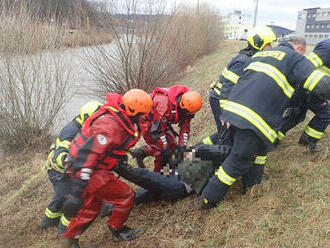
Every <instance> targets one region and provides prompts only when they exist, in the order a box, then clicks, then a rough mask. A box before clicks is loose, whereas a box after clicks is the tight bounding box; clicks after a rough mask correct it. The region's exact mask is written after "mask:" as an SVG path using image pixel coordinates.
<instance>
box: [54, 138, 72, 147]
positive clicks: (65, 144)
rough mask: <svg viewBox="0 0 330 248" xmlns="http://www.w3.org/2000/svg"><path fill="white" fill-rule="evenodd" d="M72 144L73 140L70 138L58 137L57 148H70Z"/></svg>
mask: <svg viewBox="0 0 330 248" xmlns="http://www.w3.org/2000/svg"><path fill="white" fill-rule="evenodd" d="M70 144H71V141H68V140H60V139H59V138H57V139H56V149H57V148H59V147H64V148H66V149H69V147H70Z"/></svg>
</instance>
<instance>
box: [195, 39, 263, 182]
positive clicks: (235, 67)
mask: <svg viewBox="0 0 330 248" xmlns="http://www.w3.org/2000/svg"><path fill="white" fill-rule="evenodd" d="M257 51H258V50H256V49H254V48H253V47H252V46H250V45H249V46H248V47H246V48H244V49H242V50H241V51H240V52H239V54H238V55H237V56H235V57H234V58H233V59H232V60H231V61H230V62H229V63H228V65H227V67H226V68H225V69H224V70H223V71H222V73H221V74H220V75H219V81H218V82H217V83H215V84H213V85H211V91H210V95H209V102H210V105H211V109H212V112H213V115H214V119H215V122H216V125H217V130H218V132H217V133H214V134H212V135H210V136H208V137H206V138H204V139H203V141H202V142H203V143H204V144H210V145H211V144H218V143H219V139H221V138H223V137H221V134H223V133H224V132H223V130H222V129H223V128H225V127H222V126H221V123H220V120H221V119H220V116H221V114H222V109H221V107H220V100H225V99H228V97H229V96H230V93H231V91H232V89H233V87H234V86H235V85H236V84H237V81H238V79H239V77H240V76H241V75H242V74H243V71H244V68H245V66H246V65H247V63H248V61H249V59H250V58H251V57H252V56H253V55H254V54H255V53H256V52H257ZM234 132H235V130H234V128H231V130H230V135H229V136H228V139H230V140H229V141H228V142H229V143H232V136H233V133H234ZM266 154H267V153H266V152H261V153H260V154H258V156H256V157H255V161H254V163H255V166H254V167H253V168H251V169H250V170H249V172H248V173H246V174H245V175H244V176H243V178H242V181H243V187H245V188H246V187H249V186H250V185H254V184H256V183H259V182H260V181H261V179H262V175H263V172H264V166H265V164H266V159H267V156H266Z"/></svg>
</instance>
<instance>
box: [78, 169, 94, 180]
mask: <svg viewBox="0 0 330 248" xmlns="http://www.w3.org/2000/svg"><path fill="white" fill-rule="evenodd" d="M91 173H92V169H90V168H82V169H81V171H80V178H81V179H82V180H89V179H90V175H91Z"/></svg>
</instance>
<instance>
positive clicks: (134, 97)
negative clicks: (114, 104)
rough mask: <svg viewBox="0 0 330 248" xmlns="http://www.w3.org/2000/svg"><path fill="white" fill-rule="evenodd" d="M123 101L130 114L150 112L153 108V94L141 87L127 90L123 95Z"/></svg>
mask: <svg viewBox="0 0 330 248" xmlns="http://www.w3.org/2000/svg"><path fill="white" fill-rule="evenodd" d="M122 102H123V104H124V106H125V111H126V114H127V115H128V116H136V115H137V114H139V113H144V114H145V113H149V112H150V110H151V108H152V99H151V96H150V95H149V94H148V93H147V92H145V91H144V90H140V89H131V90H129V91H127V92H126V93H125V94H124V95H123V97H122Z"/></svg>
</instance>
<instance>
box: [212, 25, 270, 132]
mask: <svg viewBox="0 0 330 248" xmlns="http://www.w3.org/2000/svg"><path fill="white" fill-rule="evenodd" d="M275 40H276V36H275V34H274V32H273V31H272V29H271V28H269V27H258V28H255V29H254V30H253V31H252V32H251V33H250V34H249V35H248V37H247V47H245V48H244V49H242V50H240V51H239V53H238V55H236V56H235V57H234V58H233V59H232V60H231V61H230V62H229V63H228V65H227V67H226V68H225V69H224V70H223V71H222V73H221V74H220V75H219V80H218V82H216V83H213V84H211V85H210V88H211V91H210V94H209V102H210V106H211V109H212V113H213V115H214V120H215V123H216V125H217V129H218V132H220V131H221V128H222V125H221V122H220V115H221V112H222V111H221V108H220V104H219V101H220V99H227V98H228V97H229V95H230V92H231V90H232V88H233V86H234V85H235V84H237V80H238V78H239V77H240V76H241V75H242V73H243V70H244V67H245V65H246V63H247V62H248V60H249V59H250V58H251V57H252V56H253V55H254V54H255V53H256V52H258V51H261V50H264V49H269V48H271V47H272V45H271V43H272V42H273V41H275Z"/></svg>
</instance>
